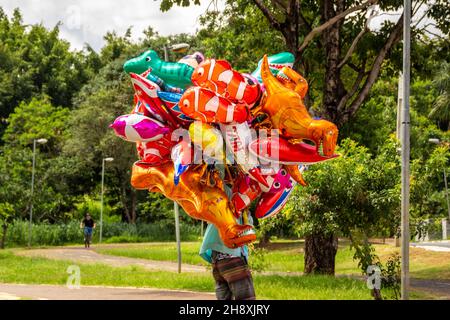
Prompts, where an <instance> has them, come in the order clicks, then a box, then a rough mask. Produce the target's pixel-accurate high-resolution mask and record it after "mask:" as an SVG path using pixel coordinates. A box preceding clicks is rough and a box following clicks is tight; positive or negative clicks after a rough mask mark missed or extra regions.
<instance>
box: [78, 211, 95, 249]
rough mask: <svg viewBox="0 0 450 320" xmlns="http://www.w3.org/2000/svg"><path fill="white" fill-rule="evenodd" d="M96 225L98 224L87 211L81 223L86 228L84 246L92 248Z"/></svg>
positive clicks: (82, 227)
mask: <svg viewBox="0 0 450 320" xmlns="http://www.w3.org/2000/svg"><path fill="white" fill-rule="evenodd" d="M95 227H96V224H95V222H94V220H93V219H92V218H91V215H90V214H89V213H86V215H85V216H84V219H83V221H81V223H80V228H81V229H84V230H83V231H84V247H85V248H90V246H91V240H92V233H93V231H94V229H95Z"/></svg>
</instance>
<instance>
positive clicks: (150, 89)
mask: <svg viewBox="0 0 450 320" xmlns="http://www.w3.org/2000/svg"><path fill="white" fill-rule="evenodd" d="M130 77H131V82H132V83H133V88H134V91H135V96H136V99H137V100H140V101H141V102H142V103H143V104H144V106H148V107H147V110H148V111H149V112H151V113H153V116H154V117H155V118H158V119H162V120H163V121H164V122H165V123H167V124H168V125H169V126H171V127H173V128H176V127H178V126H179V123H178V121H177V120H176V119H175V117H174V116H173V115H172V114H171V113H170V112H169V111H168V110H167V108H166V107H165V106H164V104H163V103H162V101H161V99H160V98H159V97H158V91H160V89H161V88H160V87H159V86H158V85H157V84H155V83H153V82H151V81H150V80H148V79H147V78H144V77H142V76H141V75H139V74H135V73H131V74H130Z"/></svg>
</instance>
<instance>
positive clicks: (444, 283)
mask: <svg viewBox="0 0 450 320" xmlns="http://www.w3.org/2000/svg"><path fill="white" fill-rule="evenodd" d="M421 244H422V243H421ZM430 244H431V243H430ZM433 244H434V243H433ZM449 245H450V243H449ZM16 254H17V255H22V256H28V257H44V258H48V259H55V260H70V261H74V262H79V263H91V264H93V263H102V264H107V265H110V266H113V267H128V266H130V265H138V266H141V267H143V268H145V269H148V270H153V271H154V270H165V271H172V272H177V270H178V265H177V263H176V262H171V261H156V260H147V259H136V258H127V257H120V256H112V255H105V254H99V253H97V252H95V251H93V250H92V249H89V250H87V249H84V248H79V247H60V248H50V249H32V250H21V251H17V252H16ZM182 271H183V272H205V271H207V268H206V267H204V266H197V265H190V264H183V265H182ZM208 272H210V271H208ZM262 274H276V275H281V276H301V275H302V273H301V272H262ZM339 276H343V277H345V276H350V277H354V278H360V279H361V280H364V279H363V277H360V276H355V275H339ZM1 286H3V285H0V300H1V299H2V298H5V299H6V298H7V297H8V294H12V295H13V296H12V298H14V292H16V291H13V292H12V291H3V290H1V288H2V287H1ZM27 287H29V286H27ZM45 287H48V288H50V289H48V292H49V294H50V298H48V299H51V293H52V292H54V291H52V290H56V289H55V288H59V289H58V290H62V289H61V287H58V286H45ZM411 287H412V288H414V289H419V290H425V291H429V292H432V293H433V294H435V295H438V296H440V297H441V298H443V299H450V281H448V280H420V279H411ZM33 288H34V286H33ZM42 288H43V287H42V286H37V289H30V290H37V293H39V290H42ZM52 288H53V289H52ZM62 288H63V290H65V291H66V292H68V293H69V294H68V297H72V296H74V297H75V296H77V297H78V298H79V299H83V297H84V294H83V292H84V291H89V292H96V294H98V298H99V299H100V298H103V295H105V297H111V299H113V298H112V297H114V295H115V294H117V295H118V297H119V296H120V299H125V298H122V296H121V295H123V296H127V294H128V293H130V292H134V293H132V294H130V296H131V298H130V299H140V298H144V297H146V298H148V297H149V295H151V296H152V297H153V298H155V297H158V295H159V294H160V295H161V297H164V294H166V292H173V291H170V290H154V289H124V288H120V289H117V290H119V291H114V290H115V289H111V288H107V289H105V288H99V289H95V290H93V291H90V290H91V288H89V289H84V288H85V287H82V289H80V290H69V289H67V288H66V287H62ZM22 289H23V288H22ZM17 290H18V289H17ZM23 290H25V289H23ZM58 290H56V292H58ZM67 290H69V291H67ZM126 290H132V291H126ZM133 290H134V291H133ZM136 290H148V291H146V292H147V293H148V295H147V293H146V294H144V293H142V292H141V291H136ZM136 292H138V293H136ZM139 292H140V293H139ZM19 293H20V292H19ZM23 293H27V292H26V291H24V292H23ZM31 293H32V292H31ZM19 296H20V297H23V295H19ZM25 297H26V295H25ZM30 297H32V298H37V296H36V295H30ZM42 298H46V297H45V296H44V297H42ZM174 298H175V297H174ZM212 298H214V296H213V297H212ZM61 299H62V298H61ZM74 299H76V298H74ZM105 299H106V298H105ZM118 299H119V298H118ZM161 299H165V298H161ZM169 299H170V298H169ZM177 299H178V298H177ZM187 299H190V298H187ZM199 299H203V298H199Z"/></svg>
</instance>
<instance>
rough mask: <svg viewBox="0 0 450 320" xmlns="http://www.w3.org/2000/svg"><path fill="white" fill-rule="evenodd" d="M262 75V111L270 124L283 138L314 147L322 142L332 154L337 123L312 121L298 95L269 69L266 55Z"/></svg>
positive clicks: (324, 151) (324, 152) (326, 154)
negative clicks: (263, 92) (309, 143)
mask: <svg viewBox="0 0 450 320" xmlns="http://www.w3.org/2000/svg"><path fill="white" fill-rule="evenodd" d="M261 78H262V80H263V82H264V86H265V88H266V97H265V99H263V102H262V111H263V112H265V113H267V114H268V115H269V118H270V120H271V122H272V124H273V126H274V127H275V128H276V129H279V130H280V132H281V134H282V135H283V136H285V137H286V138H290V139H295V140H302V139H307V140H310V141H313V142H314V143H315V144H316V148H317V150H318V149H319V146H320V145H322V150H323V154H324V155H325V156H332V155H333V154H334V150H335V149H336V143H337V137H338V129H337V127H336V125H335V124H333V123H331V122H329V121H326V120H314V119H313V118H312V117H311V116H310V114H309V113H308V111H307V110H306V107H305V106H304V104H303V102H302V99H301V96H300V95H299V94H298V93H297V92H296V91H294V90H292V89H290V88H287V87H285V86H284V85H283V84H282V83H281V82H280V81H279V80H277V78H276V77H275V76H274V75H273V74H272V73H271V72H270V69H269V62H268V60H267V55H266V56H264V59H263V65H262V68H261Z"/></svg>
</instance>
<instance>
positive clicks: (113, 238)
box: [6, 220, 200, 247]
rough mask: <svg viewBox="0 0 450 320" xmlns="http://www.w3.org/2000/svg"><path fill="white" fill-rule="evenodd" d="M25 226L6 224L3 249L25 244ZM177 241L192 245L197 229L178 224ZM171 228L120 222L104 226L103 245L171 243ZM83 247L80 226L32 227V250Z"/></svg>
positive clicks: (171, 225)
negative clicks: (179, 237)
mask: <svg viewBox="0 0 450 320" xmlns="http://www.w3.org/2000/svg"><path fill="white" fill-rule="evenodd" d="M99 230H100V229H99V226H98V225H97V228H96V229H95V231H94V234H93V242H94V243H95V242H98V240H99ZM28 232H29V224H28V222H27V221H23V220H16V221H14V222H13V223H11V224H10V226H9V228H8V231H7V236H6V245H7V246H8V247H12V246H26V245H27V244H28ZM180 234H181V240H183V241H193V240H197V239H198V237H199V236H200V226H194V225H188V224H181V225H180ZM174 240H175V225H174V223H173V221H170V222H169V221H161V222H157V223H153V224H135V225H133V224H128V223H123V222H104V223H103V241H104V242H106V243H114V242H119V243H120V242H123V243H125V242H152V241H174ZM78 243H80V244H81V243H83V230H82V229H80V222H78V221H71V222H69V223H67V224H44V223H41V224H33V226H32V245H33V246H60V245H65V244H78Z"/></svg>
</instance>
